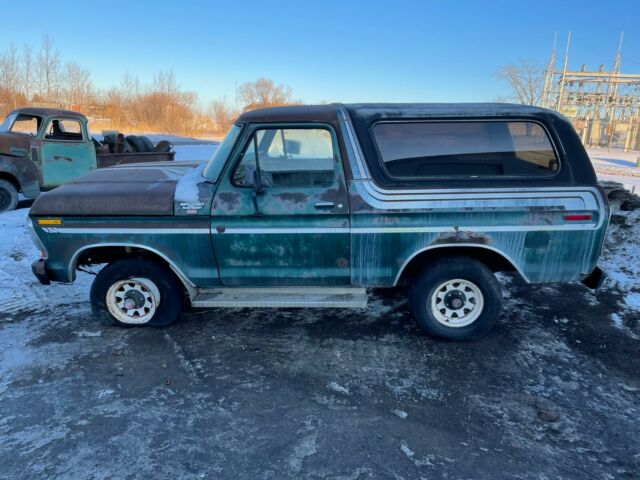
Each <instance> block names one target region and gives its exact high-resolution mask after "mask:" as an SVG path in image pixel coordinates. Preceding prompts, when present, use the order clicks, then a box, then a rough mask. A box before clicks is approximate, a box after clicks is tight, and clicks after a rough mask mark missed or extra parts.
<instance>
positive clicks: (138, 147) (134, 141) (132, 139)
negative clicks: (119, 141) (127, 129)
mask: <svg viewBox="0 0 640 480" xmlns="http://www.w3.org/2000/svg"><path fill="white" fill-rule="evenodd" d="M127 142H129V145H131V147H132V149H133V152H134V153H144V152H146V148H145V144H144V142H143V141H142V140H141V139H140V137H137V136H135V135H129V136H128V137H127Z"/></svg>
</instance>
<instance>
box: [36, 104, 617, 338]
mask: <svg viewBox="0 0 640 480" xmlns="http://www.w3.org/2000/svg"><path fill="white" fill-rule="evenodd" d="M608 216H609V208H608V205H607V201H606V196H605V195H603V193H602V191H601V190H600V189H599V187H598V186H597V182H596V176H595V174H594V171H593V168H592V167H591V163H590V161H589V158H588V156H587V154H586V152H585V150H584V148H583V147H582V145H581V143H580V141H579V139H578V137H577V136H576V134H575V131H574V130H573V128H572V126H571V125H570V123H569V122H568V121H567V120H566V119H565V118H563V117H562V116H560V115H558V114H557V113H555V112H552V111H549V110H543V109H539V108H533V107H524V106H517V105H503V104H411V105H406V104H358V105H340V104H334V105H324V106H294V107H281V108H272V109H263V110H256V111H252V112H248V113H244V114H242V115H241V116H240V117H239V118H238V120H237V122H236V124H235V125H234V126H233V127H232V128H231V130H230V132H229V133H228V135H227V137H226V139H225V140H224V142H223V143H222V144H221V145H220V147H219V148H218V150H217V151H216V152H215V154H214V155H213V158H212V159H211V161H210V162H209V163H208V164H207V165H200V166H195V165H194V166H189V165H180V166H176V165H173V166H171V165H166V164H165V165H147V166H143V167H126V166H125V167H116V168H113V169H108V170H102V171H101V170H98V171H96V172H93V173H91V174H90V175H88V176H85V177H83V178H81V179H79V180H76V181H72V182H70V183H68V184H66V185H64V186H63V187H60V188H59V189H56V190H54V191H52V192H50V193H47V194H44V195H43V196H41V197H40V198H39V199H38V200H37V201H36V202H35V203H34V205H33V207H32V209H31V212H30V219H31V222H32V227H33V231H34V238H35V241H36V244H37V245H38V246H39V248H40V250H41V251H42V258H41V259H40V260H38V261H36V262H35V263H34V266H33V270H34V273H35V274H36V276H37V277H38V278H39V279H40V280H41V281H42V282H43V283H48V282H49V281H57V282H72V281H73V280H74V278H75V272H76V269H77V268H78V267H80V266H85V265H106V266H103V267H102V268H101V270H100V271H99V273H98V274H97V277H96V279H95V281H94V284H93V287H92V290H91V303H92V307H93V310H94V312H95V314H96V315H97V316H99V317H103V318H106V319H109V320H110V321H113V322H115V323H117V324H122V325H151V326H163V325H167V324H169V323H172V322H174V321H175V320H177V319H178V317H179V315H180V312H181V310H182V308H183V306H184V305H185V304H189V303H190V304H191V305H193V306H196V307H235V306H253V307H356V308H363V307H365V306H366V302H367V293H366V288H367V287H396V286H406V287H407V291H408V296H409V308H410V309H411V311H412V312H413V314H414V316H415V318H416V320H417V322H418V323H419V324H420V326H422V327H423V328H424V329H425V330H426V331H427V332H428V333H430V334H433V335H436V336H440V337H446V338H454V339H468V338H473V337H477V336H479V335H481V334H483V333H485V332H486V331H488V330H489V329H490V328H491V327H492V326H493V325H494V324H495V322H496V321H497V319H498V316H499V314H500V311H501V290H500V284H499V283H498V281H497V280H496V277H495V275H494V274H495V272H499V271H513V272H516V274H517V275H519V276H521V277H522V279H524V280H525V281H526V282H530V283H540V282H573V281H580V280H582V281H584V282H585V283H586V284H588V285H589V286H591V287H596V286H598V284H599V283H600V282H601V280H602V278H603V274H602V272H601V271H600V270H599V269H598V268H597V266H596V264H597V260H598V257H599V255H600V250H601V247H602V244H603V241H604V237H605V230H606V226H607V223H608ZM506 315H509V312H507V313H506Z"/></svg>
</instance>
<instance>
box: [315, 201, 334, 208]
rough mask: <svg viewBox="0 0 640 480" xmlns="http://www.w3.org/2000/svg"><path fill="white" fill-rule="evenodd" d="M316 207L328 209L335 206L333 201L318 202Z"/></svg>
mask: <svg viewBox="0 0 640 480" xmlns="http://www.w3.org/2000/svg"><path fill="white" fill-rule="evenodd" d="M315 207H316V208H318V209H327V208H333V207H335V203H333V202H316V204H315Z"/></svg>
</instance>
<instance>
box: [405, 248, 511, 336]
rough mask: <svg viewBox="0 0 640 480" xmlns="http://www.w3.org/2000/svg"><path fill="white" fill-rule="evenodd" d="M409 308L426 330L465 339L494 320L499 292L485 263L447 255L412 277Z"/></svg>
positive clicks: (499, 303) (481, 332) (488, 327)
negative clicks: (414, 277) (413, 280)
mask: <svg viewBox="0 0 640 480" xmlns="http://www.w3.org/2000/svg"><path fill="white" fill-rule="evenodd" d="M409 308H410V309H411V312H412V313H413V315H414V317H415V319H416V321H417V322H418V324H419V325H420V326H421V327H422V328H423V329H424V330H425V331H426V332H427V333H429V334H431V335H434V336H437V337H442V338H448V339H451V340H469V339H472V338H477V337H479V336H481V335H484V334H485V333H487V332H488V331H489V330H491V328H492V327H493V326H494V325H495V324H496V322H497V321H498V316H499V315H500V311H501V310H502V293H501V290H500V284H499V283H498V280H497V279H496V277H495V275H493V273H492V272H491V270H489V268H487V266H486V265H484V264H483V263H481V262H479V261H477V260H475V259H473V258H470V257H462V256H461V257H449V258H445V259H442V260H440V261H438V262H435V263H432V264H430V265H429V266H428V267H427V269H426V270H425V271H424V272H423V273H422V274H421V275H419V276H418V277H417V278H416V281H415V283H414V284H413V285H412V286H411V289H410V290H409Z"/></svg>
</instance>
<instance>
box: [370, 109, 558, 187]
mask: <svg viewBox="0 0 640 480" xmlns="http://www.w3.org/2000/svg"><path fill="white" fill-rule="evenodd" d="M477 122H481V123H488V122H501V123H515V122H518V123H535V124H537V125H539V126H540V127H541V128H542V129H543V131H544V132H545V134H546V136H547V139H548V140H549V143H550V144H551V148H552V149H553V154H554V155H555V157H556V161H557V162H558V169H557V170H556V171H555V172H552V173H551V174H550V175H474V176H471V175H467V176H462V175H441V176H420V177H417V176H416V177H398V176H394V175H392V174H391V173H390V172H389V171H388V170H387V167H386V165H385V162H384V160H383V158H382V154H381V152H380V149H379V147H378V142H377V141H376V137H375V133H374V131H373V129H374V128H375V127H376V125H379V124H390V123H477ZM368 130H369V141H370V142H371V146H372V147H373V150H374V152H375V154H376V157H377V162H378V167H379V168H380V171H381V173H382V174H383V175H384V177H386V180H388V181H390V182H392V183H405V184H406V183H409V184H411V183H420V182H423V183H424V182H442V181H446V182H451V181H462V182H482V181H495V180H498V181H507V180H527V181H528V180H542V181H547V180H553V179H555V178H557V177H558V176H559V175H560V173H561V172H562V169H563V167H564V163H565V162H564V159H563V157H562V156H561V155H560V149H559V148H558V146H557V144H556V139H555V137H554V135H553V134H552V132H551V130H550V129H549V128H548V127H547V126H546V125H545V124H544V122H541V121H539V120H537V119H533V118H514V117H499V118H498V117H488V118H460V117H458V118H420V119H415V118H413V119H382V120H377V121H375V122H373V123H372V124H371V125H369V128H368ZM514 153H517V151H515V150H514Z"/></svg>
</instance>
